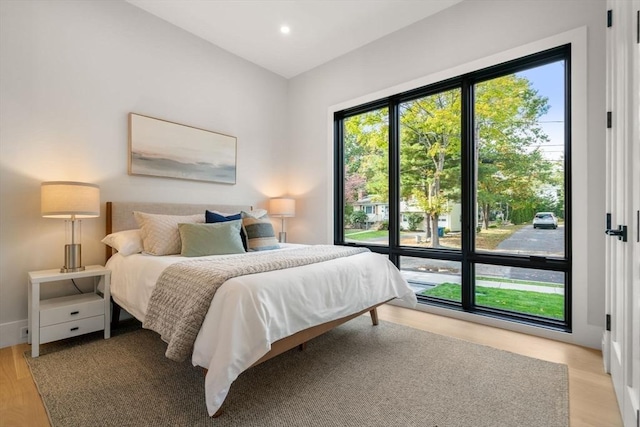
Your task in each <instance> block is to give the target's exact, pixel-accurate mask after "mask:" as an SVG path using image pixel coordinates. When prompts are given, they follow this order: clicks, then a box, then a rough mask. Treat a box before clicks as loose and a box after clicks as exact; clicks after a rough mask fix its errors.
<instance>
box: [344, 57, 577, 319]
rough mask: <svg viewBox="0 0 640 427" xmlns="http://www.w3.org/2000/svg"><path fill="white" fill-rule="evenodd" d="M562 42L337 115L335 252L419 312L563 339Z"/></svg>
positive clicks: (566, 207) (567, 285) (566, 267)
mask: <svg viewBox="0 0 640 427" xmlns="http://www.w3.org/2000/svg"><path fill="white" fill-rule="evenodd" d="M569 58H570V45H565V46H561V47H558V48H555V49H551V50H548V51H545V52H540V53H538V54H534V55H530V56H528V57H525V58H521V59H518V60H515V61H510V62H508V63H504V64H499V65H496V66H494V67H490V68H487V69H483V70H478V71H476V72H473V73H469V74H465V75H463V76H459V77H456V78H452V79H449V80H447V81H443V82H440V83H436V84H433V85H429V86H426V87H422V88H417V89H415V90H412V91H409V92H404V93H399V94H395V95H393V96H390V97H388V98H384V99H380V100H378V101H375V102H372V103H369V104H367V105H361V106H358V107H354V108H351V109H348V110H343V111H339V112H337V113H336V114H335V153H336V155H335V158H336V164H335V175H336V182H335V184H336V185H335V187H336V191H335V195H336V203H335V206H336V222H335V243H336V244H346V245H358V246H367V247H369V248H371V250H373V251H376V252H380V253H385V254H388V255H389V257H390V259H391V260H392V261H393V262H394V263H395V264H396V265H397V266H398V267H399V268H400V270H401V271H402V273H403V275H404V276H405V278H406V279H407V281H408V282H409V283H410V285H411V286H412V288H413V289H414V290H415V292H416V294H417V295H418V298H419V300H420V301H421V302H423V303H430V304H438V305H443V306H450V307H452V308H457V309H463V310H466V311H471V312H476V313H480V314H487V315H491V316H499V317H505V318H510V319H513V320H516V321H523V322H528V323H534V324H539V325H544V326H548V327H555V328H558V329H562V330H570V327H571V324H570V319H571V312H570V309H571V299H570V297H571V292H570V290H571V278H570V272H571V257H570V241H571V217H570V213H571V209H570V204H569V201H570V196H569V195H570V180H569V177H570V170H569V166H570V150H569V148H570V113H569V112H570V92H569V90H570V85H569V75H570V70H569V66H570V62H569Z"/></svg>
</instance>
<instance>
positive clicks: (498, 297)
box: [420, 283, 564, 320]
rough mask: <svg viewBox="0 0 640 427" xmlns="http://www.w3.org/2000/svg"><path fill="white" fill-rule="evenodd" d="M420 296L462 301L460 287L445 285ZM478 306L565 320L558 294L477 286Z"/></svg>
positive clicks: (561, 301)
mask: <svg viewBox="0 0 640 427" xmlns="http://www.w3.org/2000/svg"><path fill="white" fill-rule="evenodd" d="M420 295H425V296H432V297H438V298H444V299H448V300H451V301H460V285H456V284H453V283H443V284H441V285H439V286H436V287H435V288H432V289H428V290H425V291H422V292H420ZM476 304H477V305H481V306H483V307H491V308H499V309H502V310H510V311H515V312H518V313H526V314H534V315H536V316H542V317H548V318H552V319H558V320H562V319H563V318H564V296H563V295H558V294H546V293H541V292H529V291H520V290H514V289H499V288H486V287H483V286H476Z"/></svg>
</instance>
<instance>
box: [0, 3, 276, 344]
mask: <svg viewBox="0 0 640 427" xmlns="http://www.w3.org/2000/svg"><path fill="white" fill-rule="evenodd" d="M0 52H1V58H0V93H1V97H0V347H1V346H5V345H8V344H11V343H15V342H17V341H18V328H19V327H21V326H26V318H27V283H26V282H27V271H31V270H39V269H48V268H57V267H60V266H62V264H63V245H64V222H62V221H60V220H54V219H43V218H41V217H40V183H41V182H42V181H50V180H74V181H86V182H92V183H96V184H98V185H100V189H101V199H102V201H103V204H104V202H105V201H108V200H139V201H178V202H192V203H199V202H202V203H206V202H215V201H218V202H223V203H238V204H240V203H242V204H245V203H246V204H254V205H256V206H260V205H263V204H264V203H265V202H266V200H267V198H268V197H271V196H277V195H281V194H284V193H285V192H286V187H285V184H284V176H283V174H282V172H281V168H280V165H281V161H280V160H279V159H280V158H281V156H282V155H283V150H284V149H285V144H284V141H285V140H286V137H287V134H286V126H287V122H288V119H287V117H286V113H287V81H286V80H285V79H283V78H281V77H279V76H277V75H275V74H273V73H270V72H268V71H266V70H264V69H262V68H260V67H258V66H256V65H254V64H252V63H249V62H247V61H245V60H243V59H240V58H238V57H236V56H234V55H232V54H230V53H228V52H226V51H224V50H222V49H219V48H217V47H215V46H213V45H211V44H210V43H207V42H204V41H202V40H200V39H198V38H196V37H195V36H192V35H190V34H188V33H186V32H184V31H182V30H180V29H178V28H177V27H174V26H172V25H170V24H168V23H166V22H164V21H162V20H160V19H158V18H156V17H154V16H152V15H150V14H148V13H147V12H144V11H142V10H140V9H138V8H136V7H134V6H132V5H130V4H128V3H125V2H120V1H55V2H51V1H6V0H2V1H1V2H0ZM129 112H137V113H140V114H145V115H150V116H153V117H158V118H163V119H167V120H171V121H175V122H178V123H183V124H187V125H192V126H196V127H200V128H204V129H209V130H213V131H218V132H221V133H225V134H229V135H234V136H236V137H237V138H238V169H237V178H238V179H237V184H236V185H223V184H214V183H202V182H191V181H182V180H174V179H162V178H153V177H141V176H129V175H127V113H129ZM103 209H104V207H103ZM104 226H105V218H104V216H102V217H101V218H98V219H89V220H85V221H83V236H82V237H83V239H82V240H83V261H84V264H103V263H104V245H103V244H102V243H100V239H101V238H102V237H103V236H104ZM70 289H72V288H71V285H70V284H69V283H60V284H58V285H57V286H52V287H51V288H50V289H49V292H50V293H51V294H54V293H59V292H66V291H69V290H70Z"/></svg>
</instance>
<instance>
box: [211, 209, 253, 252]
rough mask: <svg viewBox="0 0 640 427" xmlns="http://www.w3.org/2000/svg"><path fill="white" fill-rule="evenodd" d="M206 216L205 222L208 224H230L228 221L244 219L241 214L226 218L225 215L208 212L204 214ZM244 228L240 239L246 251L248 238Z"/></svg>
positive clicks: (241, 230)
mask: <svg viewBox="0 0 640 427" xmlns="http://www.w3.org/2000/svg"><path fill="white" fill-rule="evenodd" d="M204 216H205V221H206V222H207V224H213V223H216V222H228V221H237V220H239V219H240V220H241V219H242V215H241V214H240V213H237V214H235V215H229V216H224V215H220V214H218V213H215V212H211V211H210V210H207V211H206V212H205V213H204ZM242 228H243V227H240V237H241V238H242V246H244V250H245V251H246V250H247V236H245V234H244V230H243V229H242Z"/></svg>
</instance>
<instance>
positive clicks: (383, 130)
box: [344, 74, 563, 247]
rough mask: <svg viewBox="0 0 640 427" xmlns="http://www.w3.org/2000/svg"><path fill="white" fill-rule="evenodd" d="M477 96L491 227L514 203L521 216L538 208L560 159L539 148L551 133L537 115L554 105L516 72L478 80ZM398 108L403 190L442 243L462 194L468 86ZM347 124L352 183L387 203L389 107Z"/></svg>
mask: <svg viewBox="0 0 640 427" xmlns="http://www.w3.org/2000/svg"><path fill="white" fill-rule="evenodd" d="M474 95H475V103H474V108H475V117H474V121H475V124H476V127H475V135H474V136H475V138H474V139H475V142H476V151H475V164H476V182H477V188H476V200H477V203H478V211H479V212H480V213H481V214H482V219H483V224H484V227H485V228H488V227H489V219H490V215H491V213H492V210H496V209H499V208H500V207H501V206H505V207H507V206H508V208H509V209H510V210H511V214H512V215H516V214H517V213H518V212H520V211H524V210H528V209H533V208H534V206H532V204H537V203H538V201H539V199H540V197H541V194H540V188H541V186H542V185H543V184H544V183H546V182H550V181H551V180H552V178H553V175H554V169H553V164H552V162H549V161H548V160H545V159H544V157H543V155H542V152H541V150H540V148H539V146H540V144H541V143H543V142H545V141H547V140H548V137H547V136H546V135H545V134H544V132H543V129H542V128H541V127H540V125H539V123H538V119H539V118H540V117H541V116H542V115H543V114H545V113H546V112H547V111H548V108H549V106H548V100H547V99H546V98H544V97H542V96H540V95H538V93H537V91H536V90H535V89H534V88H533V87H532V85H531V83H530V82H529V81H528V80H527V79H526V78H523V77H520V76H518V75H516V74H512V75H507V76H503V77H499V78H496V79H492V80H487V81H484V82H481V83H478V84H476V85H475V90H474ZM399 114H400V191H401V194H400V196H401V198H402V199H403V200H405V201H408V200H413V201H416V202H417V204H418V206H419V207H420V209H421V210H422V211H424V212H425V214H426V218H425V221H426V233H427V237H431V245H432V246H433V247H438V245H439V239H438V233H437V226H438V219H439V217H440V216H442V215H443V214H445V213H447V212H448V207H449V205H450V203H451V202H454V203H455V202H459V201H460V198H461V153H462V150H461V141H462V125H461V120H462V119H461V117H462V108H461V90H460V89H459V88H454V89H450V90H446V91H442V92H438V93H435V94H431V95H428V96H425V97H422V98H418V99H415V100H410V101H406V102H403V103H401V104H400V105H399ZM344 124H345V131H344V135H345V137H344V144H345V168H346V170H347V172H346V173H345V189H346V188H349V191H350V192H352V191H353V190H351V189H352V188H360V189H361V190H362V191H365V192H366V193H367V195H369V196H370V198H371V199H372V200H373V201H388V195H389V189H388V185H389V136H388V111H387V109H386V108H383V109H379V110H374V111H371V112H367V113H363V114H360V115H357V116H353V117H349V118H348V119H345V121H344ZM555 175H557V172H556V174H555ZM363 186H364V189H362V187H363ZM560 187H562V185H560ZM346 191H347V190H345V192H346ZM345 197H346V194H345ZM559 197H563V195H560V196H559Z"/></svg>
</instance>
